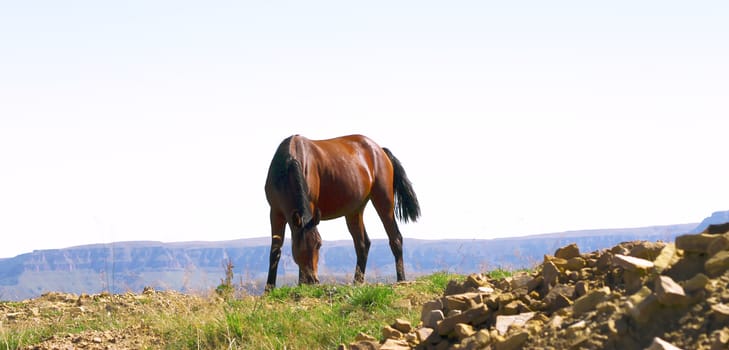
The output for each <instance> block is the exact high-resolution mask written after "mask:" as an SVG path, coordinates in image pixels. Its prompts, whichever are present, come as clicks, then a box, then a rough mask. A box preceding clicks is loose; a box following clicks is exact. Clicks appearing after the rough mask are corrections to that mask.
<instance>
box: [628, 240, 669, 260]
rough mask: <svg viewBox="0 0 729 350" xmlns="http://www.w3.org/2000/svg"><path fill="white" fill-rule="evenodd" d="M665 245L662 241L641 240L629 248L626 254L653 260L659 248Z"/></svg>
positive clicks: (658, 252) (659, 250)
mask: <svg viewBox="0 0 729 350" xmlns="http://www.w3.org/2000/svg"><path fill="white" fill-rule="evenodd" d="M665 245H666V243H663V242H648V241H643V242H640V243H639V244H637V245H636V246H634V247H633V248H631V249H630V253H628V255H630V256H633V257H636V258H641V259H646V260H651V261H653V260H655V259H656V257H657V256H658V254H660V252H661V249H663V246H665Z"/></svg>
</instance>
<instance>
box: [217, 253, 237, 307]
mask: <svg viewBox="0 0 729 350" xmlns="http://www.w3.org/2000/svg"><path fill="white" fill-rule="evenodd" d="M233 267H234V266H233V262H232V261H230V259H228V260H227V261H226V262H224V263H223V268H224V269H225V279H221V280H220V284H219V285H218V286H217V287H216V288H215V293H217V294H218V295H219V296H220V297H221V298H223V299H225V300H230V299H232V298H233V295H234V292H235V287H234V286H233Z"/></svg>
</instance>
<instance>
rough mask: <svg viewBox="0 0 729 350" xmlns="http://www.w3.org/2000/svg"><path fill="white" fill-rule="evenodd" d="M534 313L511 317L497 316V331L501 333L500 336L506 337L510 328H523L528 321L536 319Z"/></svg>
mask: <svg viewBox="0 0 729 350" xmlns="http://www.w3.org/2000/svg"><path fill="white" fill-rule="evenodd" d="M534 314H535V313H534V312H526V313H523V314H518V315H510V316H504V315H499V316H496V325H495V328H496V330H497V331H499V334H501V335H504V334H506V331H508V330H509V327H511V326H512V325H513V326H523V325H525V324H526V323H527V321H529V320H531V319H532V318H533V317H534Z"/></svg>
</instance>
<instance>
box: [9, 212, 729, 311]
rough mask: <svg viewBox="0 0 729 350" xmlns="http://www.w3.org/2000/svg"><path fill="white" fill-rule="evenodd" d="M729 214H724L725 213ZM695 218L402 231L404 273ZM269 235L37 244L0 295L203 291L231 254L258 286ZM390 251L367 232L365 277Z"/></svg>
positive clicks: (333, 276) (329, 249) (664, 230)
mask: <svg viewBox="0 0 729 350" xmlns="http://www.w3.org/2000/svg"><path fill="white" fill-rule="evenodd" d="M726 221H729V220H726ZM695 227H696V224H682V225H671V226H654V227H643V228H631V229H605V230H587V231H570V232H561V233H551V234H543V235H534V236H526V237H514V238H499V239H484V240H418V239H407V238H406V239H405V242H404V254H405V256H404V260H405V265H406V266H405V272H406V275H407V276H408V278H413V277H416V276H418V275H422V274H428V273H432V272H435V271H450V272H456V273H472V272H481V271H485V270H491V269H494V268H498V267H501V268H508V269H515V268H523V267H531V266H535V265H537V263H539V262H541V261H542V259H543V256H544V254H553V253H554V251H555V250H556V249H557V248H559V247H562V246H564V245H567V244H570V243H577V244H578V246H579V247H580V249H581V250H583V251H584V252H589V251H594V250H598V249H603V248H608V247H612V246H614V245H616V244H618V243H620V242H623V241H630V240H637V239H640V240H652V241H656V240H663V241H672V240H673V239H674V238H675V236H677V235H679V234H684V233H686V232H689V231H691V230H692V229H694V228H695ZM269 244H270V239H269V238H254V239H242V240H233V241H222V242H179V243H161V242H118V243H112V244H96V245H88V246H79V247H71V248H67V249H55V250H38V251H34V252H32V253H28V254H22V255H19V256H16V257H14V258H8V259H0V299H4V300H19V299H25V298H30V297H35V296H38V295H40V294H42V293H44V292H47V291H61V292H71V293H98V292H100V291H103V290H108V291H111V292H114V293H120V292H125V291H140V290H141V289H142V288H143V287H144V286H152V287H155V288H158V289H175V290H180V291H186V292H193V291H200V292H207V291H210V290H211V289H213V288H215V286H217V285H218V284H220V281H221V278H223V277H224V267H223V266H224V264H225V262H226V261H228V260H230V261H232V263H233V265H234V272H235V274H236V282H237V283H240V284H241V285H242V286H243V287H244V288H247V289H248V290H250V291H251V292H252V293H257V292H259V291H260V289H261V286H262V283H263V280H264V279H265V278H266V274H267V271H268V256H269V249H270V248H269ZM320 255H321V256H320V261H319V271H320V273H319V274H320V279H321V280H322V281H323V282H327V281H334V280H337V281H350V280H351V278H352V275H353V271H354V264H355V260H356V258H355V253H354V248H353V246H352V242H351V241H349V240H348V241H325V242H324V244H323V246H322V249H321V254H320ZM394 273H395V267H394V259H393V257H392V253H391V252H390V247H389V245H388V242H387V240H374V241H373V242H372V246H371V248H370V255H369V260H368V265H367V275H366V278H367V280H368V281H374V280H384V281H393V280H394V279H395V278H394ZM297 276H298V266H296V264H295V263H294V261H293V259H292V257H291V242H290V241H287V242H286V243H285V245H284V249H283V252H282V257H281V263H280V264H279V279H278V284H279V285H282V284H287V283H288V284H290V283H295V281H296V279H297Z"/></svg>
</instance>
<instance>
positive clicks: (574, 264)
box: [565, 256, 587, 271]
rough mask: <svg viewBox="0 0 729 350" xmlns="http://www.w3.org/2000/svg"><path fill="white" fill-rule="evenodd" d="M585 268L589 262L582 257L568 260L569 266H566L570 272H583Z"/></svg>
mask: <svg viewBox="0 0 729 350" xmlns="http://www.w3.org/2000/svg"><path fill="white" fill-rule="evenodd" d="M585 266H587V261H586V260H585V259H584V258H583V257H581V256H575V257H572V258H569V259H567V265H565V267H566V268H567V269H568V270H572V271H578V270H581V269H582V268H583V267H585Z"/></svg>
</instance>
